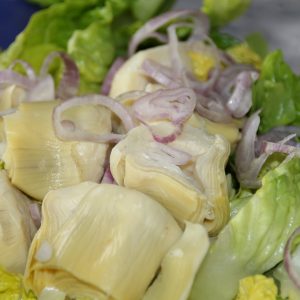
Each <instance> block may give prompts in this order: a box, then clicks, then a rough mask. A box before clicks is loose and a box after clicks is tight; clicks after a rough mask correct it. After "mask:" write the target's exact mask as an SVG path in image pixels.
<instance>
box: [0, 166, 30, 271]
mask: <svg viewBox="0 0 300 300" xmlns="http://www.w3.org/2000/svg"><path fill="white" fill-rule="evenodd" d="M30 204H31V201H30V200H29V199H28V198H27V197H26V196H25V195H24V194H22V193H21V192H20V191H19V190H17V189H16V188H15V187H13V186H12V185H11V183H10V182H9V180H8V177H7V174H6V172H5V171H4V170H2V171H0V253H1V255H0V266H2V267H4V268H5V269H7V270H8V271H10V272H16V273H23V272H24V269H25V264H26V260H27V254H28V250H29V247H30V244H31V241H32V239H33V236H34V234H35V232H36V227H35V225H34V223H33V220H32V218H31V215H30V208H29V206H30Z"/></svg>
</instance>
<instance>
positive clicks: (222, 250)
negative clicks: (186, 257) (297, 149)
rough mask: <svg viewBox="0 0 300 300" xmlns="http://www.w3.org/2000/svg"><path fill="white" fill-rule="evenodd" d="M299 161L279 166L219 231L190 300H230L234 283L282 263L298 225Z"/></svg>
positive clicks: (199, 272) (299, 223)
mask: <svg viewBox="0 0 300 300" xmlns="http://www.w3.org/2000/svg"><path fill="white" fill-rule="evenodd" d="M299 182H300V158H294V159H292V160H290V161H288V162H284V163H282V164H281V165H280V166H279V167H277V168H276V169H274V170H272V171H270V172H269V173H267V174H266V175H265V176H264V177H263V179H262V187H261V188H260V189H259V190H257V192H256V193H255V194H254V195H253V197H252V198H251V199H250V200H248V202H247V203H246V204H245V205H244V206H243V207H242V208H241V209H240V211H239V212H238V213H237V215H236V216H235V217H233V218H232V219H231V221H230V222H229V223H228V225H226V226H225V228H224V229H223V230H222V231H221V233H220V234H219V236H218V239H217V240H216V242H215V243H214V244H213V245H212V246H211V248H210V250H209V252H208V255H207V256H206V258H205V260H204V262H203V264H202V265H201V266H200V269H199V271H198V274H197V276H196V279H195V282H194V286H193V288H192V292H191V295H190V298H189V299H190V300H197V299H206V300H216V299H218V300H231V299H233V298H234V296H235V294H236V292H237V288H238V282H239V280H240V279H241V278H244V277H247V276H249V275H254V274H260V273H264V272H265V271H267V270H269V269H271V268H273V267H274V266H275V265H277V264H278V263H279V262H280V261H282V259H283V248H284V245H285V244H286V241H287V239H288V237H289V236H290V234H291V233H292V232H293V230H294V229H295V228H296V227H298V226H299V225H300V184H299Z"/></svg>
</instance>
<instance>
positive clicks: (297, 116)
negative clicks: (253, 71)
mask: <svg viewBox="0 0 300 300" xmlns="http://www.w3.org/2000/svg"><path fill="white" fill-rule="evenodd" d="M252 93H253V106H252V110H253V111H256V110H258V109H261V114H260V117H261V123H260V127H259V131H260V132H266V131H268V130H270V129H271V128H273V127H276V126H280V125H288V124H299V123H300V77H299V76H297V75H295V74H294V73H293V71H292V69H291V67H290V66H289V65H288V64H287V63H286V62H285V61H284V58H283V55H282V52H281V51H280V50H276V51H274V52H272V53H270V54H269V55H267V57H266V58H265V60H264V62H263V65H262V70H261V75H260V77H259V79H258V80H257V81H256V83H255V84H254V86H253V88H252Z"/></svg>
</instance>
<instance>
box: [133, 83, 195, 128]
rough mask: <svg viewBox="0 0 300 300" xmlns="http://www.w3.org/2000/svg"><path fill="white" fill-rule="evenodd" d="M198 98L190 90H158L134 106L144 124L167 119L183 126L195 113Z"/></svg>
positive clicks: (135, 112) (137, 115) (136, 114)
mask: <svg viewBox="0 0 300 300" xmlns="http://www.w3.org/2000/svg"><path fill="white" fill-rule="evenodd" d="M195 105H196V96H195V93H194V92H193V90H191V89H188V88H177V89H166V90H158V91H156V92H153V93H151V94H148V95H146V96H144V97H142V98H140V99H139V100H137V101H136V102H135V103H134V104H133V107H132V109H133V111H134V114H135V116H136V118H137V119H139V120H140V121H142V122H145V123H146V122H148V121H158V120H162V119H167V120H170V121H172V122H173V123H174V124H181V123H183V122H184V121H186V120H187V119H188V118H189V117H190V116H191V115H192V113H193V111H194V109H195Z"/></svg>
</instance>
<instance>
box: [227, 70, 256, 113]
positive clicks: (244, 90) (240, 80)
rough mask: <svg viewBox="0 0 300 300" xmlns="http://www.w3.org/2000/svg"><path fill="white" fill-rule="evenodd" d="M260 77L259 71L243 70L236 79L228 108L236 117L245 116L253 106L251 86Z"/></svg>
mask: <svg viewBox="0 0 300 300" xmlns="http://www.w3.org/2000/svg"><path fill="white" fill-rule="evenodd" d="M257 78H258V73H257V72H249V71H243V72H241V73H240V74H239V75H238V76H237V77H236V80H235V88H234V91H233V93H232V95H231V96H230V98H229V99H228V102H227V105H226V106H227V108H228V110H229V111H230V112H231V113H232V115H233V116H234V117H236V118H242V117H244V116H245V115H246V114H247V113H248V111H249V110H250V108H251V106H252V92H251V86H252V84H253V82H254V81H255V80H256V79H257Z"/></svg>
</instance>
